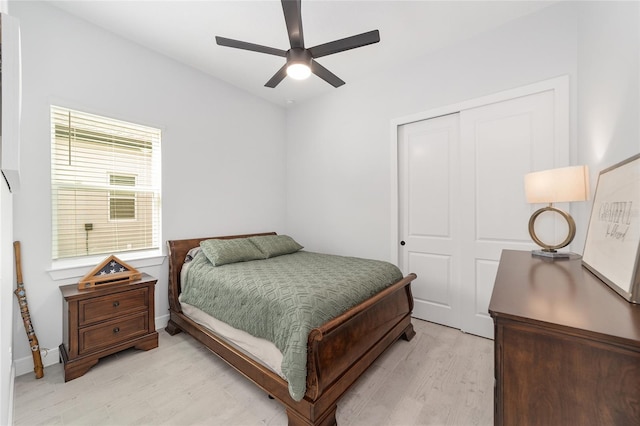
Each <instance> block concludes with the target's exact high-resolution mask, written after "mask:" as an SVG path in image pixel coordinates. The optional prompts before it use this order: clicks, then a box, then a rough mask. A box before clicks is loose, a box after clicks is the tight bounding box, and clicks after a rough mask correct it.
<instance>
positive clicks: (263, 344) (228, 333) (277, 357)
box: [180, 302, 284, 378]
mask: <svg viewBox="0 0 640 426" xmlns="http://www.w3.org/2000/svg"><path fill="white" fill-rule="evenodd" d="M180 306H181V307H182V312H183V313H184V314H185V315H186V316H188V317H189V318H191V319H192V320H193V321H195V322H197V323H198V324H200V325H203V326H205V327H206V328H208V329H209V330H211V331H213V332H214V333H216V334H217V335H218V336H220V337H223V338H224V339H225V340H226V341H228V342H229V343H231V344H233V345H234V346H235V347H237V348H239V349H240V350H242V351H243V352H244V353H245V354H247V355H249V356H250V357H251V358H253V359H255V360H256V361H258V362H260V363H261V364H264V365H265V366H266V367H268V368H270V369H271V370H273V371H274V372H275V373H277V374H278V375H279V376H280V377H283V378H284V376H283V375H282V370H281V367H280V366H281V364H282V352H280V350H279V349H278V348H277V347H276V345H274V344H273V343H272V342H270V341H268V340H265V339H261V338H259V337H255V336H252V335H251V334H249V333H247V332H246V331H243V330H239V329H237V328H233V327H231V326H230V325H229V324H227V323H225V322H222V321H220V320H218V319H216V318H214V317H212V316H211V315H209V314H207V313H206V312H204V311H202V310H200V309H198V308H196V307H195V306H193V305H189V304H187V303H183V302H180Z"/></svg>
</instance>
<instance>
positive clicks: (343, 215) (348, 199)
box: [287, 4, 577, 259]
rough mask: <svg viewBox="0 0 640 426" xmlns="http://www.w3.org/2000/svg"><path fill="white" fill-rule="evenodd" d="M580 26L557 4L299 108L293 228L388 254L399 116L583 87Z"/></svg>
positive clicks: (293, 118) (292, 139) (329, 242)
mask: <svg viewBox="0 0 640 426" xmlns="http://www.w3.org/2000/svg"><path fill="white" fill-rule="evenodd" d="M576 28H577V19H576V13H575V8H574V7H573V5H571V4H563V5H560V6H557V7H551V8H548V9H544V10H542V11H541V12H539V13H537V14H534V15H530V16H527V17H524V18H521V19H518V20H516V21H514V22H512V23H509V24H507V25H504V26H503V27H501V28H499V29H496V30H494V31H492V32H489V33H485V34H484V35H481V36H479V37H475V38H473V39H471V40H468V41H466V42H464V43H460V44H458V45H456V46H451V47H449V48H447V49H445V50H442V51H439V52H436V53H434V54H430V55H428V56H425V57H421V58H418V59H417V60H416V61H415V62H413V63H410V64H399V66H397V67H396V68H394V69H390V70H386V71H383V72H380V73H378V74H373V75H371V77H370V78H369V79H367V80H363V81H360V82H353V83H352V82H348V83H347V84H346V85H345V86H343V87H342V88H340V89H337V90H336V91H335V92H333V93H332V94H330V95H328V96H325V97H324V98H321V99H318V100H315V101H311V102H307V103H305V104H301V105H299V106H298V107H297V108H296V109H295V110H293V111H291V112H290V114H288V116H287V119H288V127H287V129H288V133H287V153H288V156H289V157H288V162H287V173H288V176H289V179H288V180H287V183H288V186H287V203H288V204H287V230H288V232H289V233H290V234H292V235H295V236H296V237H297V238H298V239H299V241H300V242H301V244H306V246H307V247H308V248H309V249H312V250H318V251H327V252H335V253H340V254H349V255H356V256H364V257H373V258H378V259H388V258H389V256H390V253H391V247H390V226H391V219H390V210H391V205H390V202H391V201H390V173H391V172H390V159H389V158H390V147H391V145H390V144H391V141H390V139H391V137H390V131H389V129H390V122H391V120H392V119H395V118H399V117H403V116H407V115H410V114H414V113H418V112H422V111H427V110H429V109H432V108H436V107H441V106H446V105H451V104H455V103H458V102H461V101H464V100H469V99H474V98H478V97H481V96H484V95H489V94H492V93H496V92H499V91H502V90H506V89H511V88H515V87H519V86H522V85H527V84H531V83H535V82H538V81H541V80H546V79H549V78H553V77H557V76H560V75H566V74H568V75H569V76H570V81H571V83H570V84H571V91H572V92H573V93H575V90H574V89H575V79H576V55H577V48H576V45H577V38H576V37H577V36H576ZM381 38H382V41H381V43H384V35H381ZM571 107H572V109H575V94H574V95H573V96H572V99H571ZM572 124H573V126H575V122H573V123H572ZM572 128H575V127H572ZM571 155H572V158H573V159H575V158H577V156H576V152H575V150H574V152H572V154H571ZM496 166H497V167H499V165H496ZM526 226H527V224H526V223H525V224H523V227H526Z"/></svg>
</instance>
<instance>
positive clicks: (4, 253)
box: [0, 0, 16, 425]
mask: <svg viewBox="0 0 640 426" xmlns="http://www.w3.org/2000/svg"><path fill="white" fill-rule="evenodd" d="M8 9H9V8H8V4H7V1H6V0H1V1H0V12H1V13H8V12H9V10H8ZM4 84H6V82H4ZM13 280H14V267H13V196H12V194H11V192H9V187H8V185H7V182H6V181H5V180H4V179H3V178H2V177H0V425H6V424H10V423H11V420H12V418H13V416H12V412H13V410H12V409H11V404H12V402H13V375H14V373H15V371H14V368H13V349H12V345H13V328H12V326H13V321H12V319H13V311H14V307H15V306H16V305H15V303H16V302H14V300H15V297H14V295H13V289H14V281H13Z"/></svg>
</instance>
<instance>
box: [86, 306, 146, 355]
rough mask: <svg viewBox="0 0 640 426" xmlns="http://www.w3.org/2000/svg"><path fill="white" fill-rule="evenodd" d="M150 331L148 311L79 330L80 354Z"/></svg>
mask: <svg viewBox="0 0 640 426" xmlns="http://www.w3.org/2000/svg"><path fill="white" fill-rule="evenodd" d="M148 332H149V323H148V313H147V312H146V311H144V312H138V313H136V314H132V315H129V316H126V317H121V318H119V319H117V320H113V321H107V322H104V323H101V324H97V325H94V326H90V327H85V328H82V329H80V330H79V334H80V335H79V336H78V337H79V338H78V343H79V344H78V346H79V348H78V350H79V353H80V354H84V353H87V352H91V351H95V350H97V349H101V348H105V347H110V346H114V345H117V344H118V343H120V342H125V341H127V340H129V339H132V338H134V337H138V336H143V335H145V334H147V333H148Z"/></svg>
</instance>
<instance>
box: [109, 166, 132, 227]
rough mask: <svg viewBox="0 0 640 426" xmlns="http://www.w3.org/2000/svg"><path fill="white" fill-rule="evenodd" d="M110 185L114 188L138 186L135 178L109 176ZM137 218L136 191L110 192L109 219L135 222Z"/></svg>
mask: <svg viewBox="0 0 640 426" xmlns="http://www.w3.org/2000/svg"><path fill="white" fill-rule="evenodd" d="M109 184H110V185H111V186H113V187H118V186H122V185H125V186H132V187H135V186H136V177H135V176H123V175H109ZM135 218H136V193H135V191H122V190H120V189H112V190H111V191H110V192H109V219H110V220H127V219H129V220H135Z"/></svg>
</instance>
